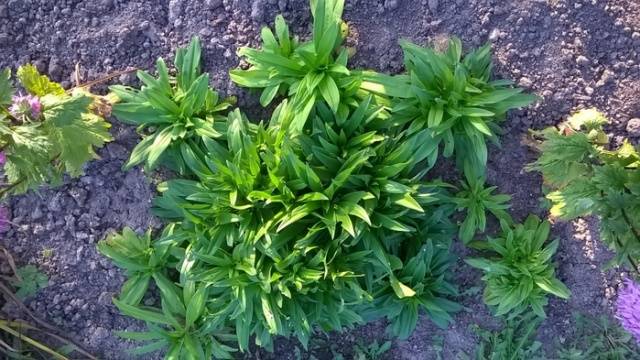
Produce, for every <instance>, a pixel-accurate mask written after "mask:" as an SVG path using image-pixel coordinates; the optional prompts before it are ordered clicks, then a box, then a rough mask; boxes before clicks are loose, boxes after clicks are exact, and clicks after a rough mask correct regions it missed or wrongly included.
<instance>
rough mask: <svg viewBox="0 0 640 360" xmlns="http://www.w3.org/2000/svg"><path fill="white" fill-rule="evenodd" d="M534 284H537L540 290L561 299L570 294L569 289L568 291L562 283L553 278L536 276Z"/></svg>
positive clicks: (566, 297)
mask: <svg viewBox="0 0 640 360" xmlns="http://www.w3.org/2000/svg"><path fill="white" fill-rule="evenodd" d="M536 285H538V286H539V287H540V288H541V289H542V290H544V291H546V292H548V293H551V294H553V295H555V296H557V297H560V298H563V299H568V298H569V297H570V296H571V291H569V289H568V288H567V287H566V286H565V285H564V284H563V283H561V282H560V281H559V280H558V279H555V278H552V279H544V278H537V279H536Z"/></svg>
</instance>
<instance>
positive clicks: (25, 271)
mask: <svg viewBox="0 0 640 360" xmlns="http://www.w3.org/2000/svg"><path fill="white" fill-rule="evenodd" d="M10 283H11V285H13V287H15V288H16V289H17V291H16V296H17V297H18V298H19V299H21V300H22V299H26V298H28V297H31V296H33V295H35V294H36V292H38V290H40V289H42V288H44V287H47V285H49V278H48V277H47V275H46V274H43V273H41V272H40V271H39V270H38V268H37V267H35V266H34V265H25V266H22V267H19V268H17V269H16V273H15V276H14V277H13V278H12V279H11V280H10Z"/></svg>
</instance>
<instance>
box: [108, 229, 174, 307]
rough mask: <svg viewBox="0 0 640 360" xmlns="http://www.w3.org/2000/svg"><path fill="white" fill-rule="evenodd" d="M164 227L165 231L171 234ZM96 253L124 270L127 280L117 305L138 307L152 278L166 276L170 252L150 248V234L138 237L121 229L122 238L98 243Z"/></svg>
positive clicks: (167, 249)
mask: <svg viewBox="0 0 640 360" xmlns="http://www.w3.org/2000/svg"><path fill="white" fill-rule="evenodd" d="M171 229H172V227H167V229H166V231H171ZM98 251H100V253H102V255H104V256H106V257H108V258H110V259H111V260H112V261H113V262H114V263H115V264H116V265H117V266H119V267H120V268H122V269H125V270H126V274H127V277H128V280H127V281H126V282H125V283H124V285H123V286H122V292H121V294H120V301H121V302H123V303H126V304H129V305H137V304H139V303H140V300H142V297H143V296H144V294H145V293H146V292H147V288H148V287H149V281H150V280H151V278H152V277H153V276H165V275H164V270H165V267H166V266H167V260H168V257H169V248H168V247H166V246H164V247H162V246H155V247H152V246H151V231H148V232H147V233H146V234H145V235H143V236H138V235H137V234H136V233H135V232H133V230H131V229H129V228H124V230H123V231H122V234H111V235H110V236H108V237H107V239H106V240H104V241H101V242H99V243H98Z"/></svg>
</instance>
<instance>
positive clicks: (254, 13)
mask: <svg viewBox="0 0 640 360" xmlns="http://www.w3.org/2000/svg"><path fill="white" fill-rule="evenodd" d="M264 8H265V4H264V0H254V1H253V4H251V18H252V19H253V20H254V21H256V22H260V21H262V18H263V17H264Z"/></svg>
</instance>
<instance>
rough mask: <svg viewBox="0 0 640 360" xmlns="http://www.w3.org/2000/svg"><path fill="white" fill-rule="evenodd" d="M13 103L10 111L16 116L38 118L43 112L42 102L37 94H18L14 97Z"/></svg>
mask: <svg viewBox="0 0 640 360" xmlns="http://www.w3.org/2000/svg"><path fill="white" fill-rule="evenodd" d="M12 100H13V104H12V105H11V107H10V108H9V112H10V113H11V115H13V116H14V117H16V118H20V117H22V116H28V117H29V118H30V119H33V120H37V119H38V118H39V117H40V113H41V112H42V104H41V103H40V99H39V98H38V97H37V96H33V95H16V96H14V97H13V99H12Z"/></svg>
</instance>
